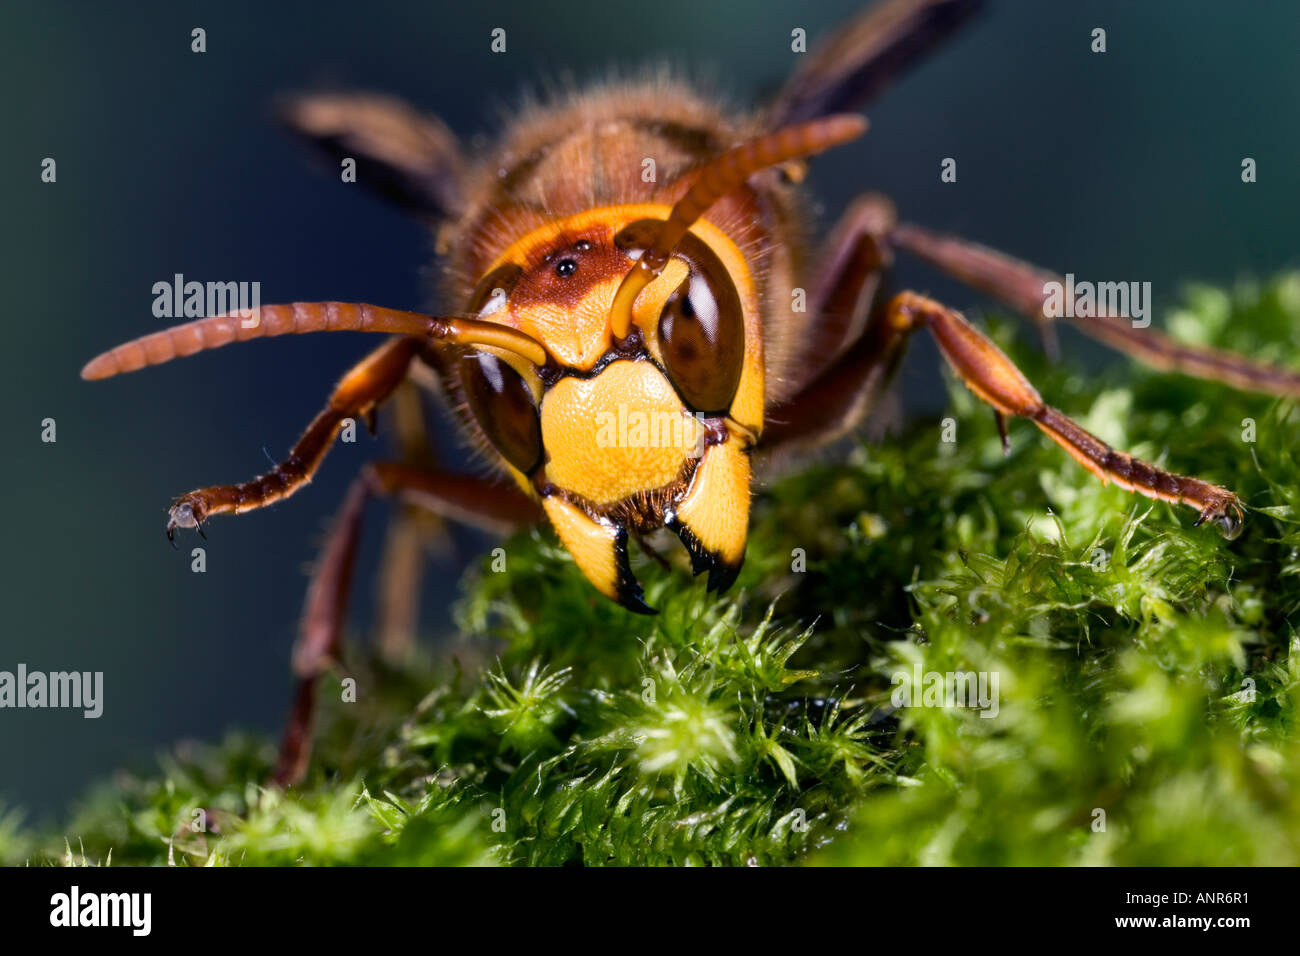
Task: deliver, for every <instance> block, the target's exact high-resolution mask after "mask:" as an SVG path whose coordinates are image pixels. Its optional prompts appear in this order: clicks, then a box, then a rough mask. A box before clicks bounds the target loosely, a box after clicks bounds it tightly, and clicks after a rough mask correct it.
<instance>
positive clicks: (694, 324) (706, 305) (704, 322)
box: [614, 219, 745, 415]
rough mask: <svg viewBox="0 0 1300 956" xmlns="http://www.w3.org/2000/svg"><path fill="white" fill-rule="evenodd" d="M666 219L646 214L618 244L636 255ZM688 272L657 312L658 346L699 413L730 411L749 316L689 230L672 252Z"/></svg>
mask: <svg viewBox="0 0 1300 956" xmlns="http://www.w3.org/2000/svg"><path fill="white" fill-rule="evenodd" d="M662 226H663V223H662V222H660V221H658V220H654V219H642V220H640V221H638V222H634V223H632V224H631V225H628V226H626V227H625V228H624V229H623V230H622V231H620V232H619V234H618V235H617V236H615V237H614V244H615V245H616V246H617V247H618V248H619V249H621V250H622V251H623V252H624V253H625V254H626V255H627V256H628V257H629V258H631V259H638V258H640V256H641V255H642V253H644V252H645V250H646V249H648V248H650V246H651V244H652V243H653V242H654V240H655V237H656V236H657V235H658V232H659V229H660V228H661V227H662ZM673 254H674V255H675V256H676V257H677V258H680V259H682V260H683V261H684V262H685V263H686V264H687V265H688V266H689V267H690V270H691V271H690V274H689V275H688V276H687V277H686V279H685V281H683V282H682V284H681V285H679V286H678V287H677V288H676V289H675V290H674V291H673V294H672V295H671V296H669V297H668V301H667V302H666V303H664V309H663V312H661V313H660V314H659V330H658V335H659V349H660V352H661V353H662V355H663V360H664V366H665V367H666V369H667V371H668V377H669V378H670V379H671V380H672V383H673V385H674V386H675V387H676V388H677V391H678V392H680V393H681V395H682V397H683V398H684V399H686V402H687V404H689V405H690V406H691V408H693V409H694V410H695V411H697V412H703V413H705V414H716V415H723V414H726V412H727V410H728V409H729V408H730V407H731V400H732V399H733V398H734V397H735V395H736V389H737V387H739V385H740V376H741V372H742V371H743V370H744V364H745V316H744V313H743V311H742V310H741V307H740V294H739V293H738V292H737V291H736V286H735V284H734V283H732V281H731V276H730V275H728V273H727V268H726V266H724V265H723V264H722V260H721V259H719V258H718V256H717V253H715V252H714V251H713V250H712V249H711V248H709V245H708V243H706V242H705V241H704V240H703V239H700V238H699V237H697V236H695V235H693V234H690V233H688V234H687V235H685V236H683V237H682V240H681V242H679V243H678V244H677V248H676V250H674V253H673Z"/></svg>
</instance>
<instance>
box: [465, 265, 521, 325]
mask: <svg viewBox="0 0 1300 956" xmlns="http://www.w3.org/2000/svg"><path fill="white" fill-rule="evenodd" d="M523 274H524V270H523V269H522V268H521V267H520V266H517V265H515V264H514V263H513V262H507V263H506V264H505V265H503V266H497V267H496V268H495V269H493V270H492V271H491V272H489V273H488V274H487V275H485V276H484V277H483V278H482V280H480V282H479V284H478V287H477V288H476V289H475V290H474V294H473V295H472V296H470V300H469V313H470V315H472V316H473V317H474V318H476V319H486V318H487V317H488V316H490V315H492V313H494V312H497V311H500V310H501V309H502V308H503V307H504V306H505V304H506V299H508V298H509V297H510V293H511V292H513V291H514V288H515V285H516V284H518V282H519V277H520V276H522V275H523Z"/></svg>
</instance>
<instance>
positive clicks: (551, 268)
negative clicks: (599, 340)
mask: <svg viewBox="0 0 1300 956" xmlns="http://www.w3.org/2000/svg"><path fill="white" fill-rule="evenodd" d="M582 242H586V243H589V248H587V249H585V250H584V249H581V248H579V244H580V243H582ZM529 259H530V260H532V261H530V262H529V263H528V264H527V265H525V266H524V274H523V276H521V277H520V279H519V283H518V285H516V286H515V288H514V291H513V292H512V293H511V295H510V304H511V305H512V306H514V307H516V308H519V309H527V308H529V307H530V306H535V305H549V306H559V307H560V308H563V309H576V308H577V307H578V306H579V305H580V304H581V303H582V300H583V299H585V298H586V297H587V295H588V293H590V292H591V290H592V289H593V288H595V287H596V286H598V285H600V284H601V283H604V282H608V281H609V280H610V279H617V278H621V277H622V276H623V275H624V273H626V272H627V270H628V268H629V267H630V266H631V265H632V260H630V259H629V258H628V257H627V256H626V255H625V254H624V253H622V252H621V251H619V250H618V249H617V248H615V246H614V229H613V226H612V225H610V226H601V227H599V228H593V229H587V230H584V231H583V233H582V235H575V236H561V237H560V238H558V239H557V240H556V242H555V243H554V244H553V245H551V246H549V247H548V248H546V249H544V250H537V251H536V253H534V254H532V255H530V256H529ZM566 259H567V260H572V262H573V264H574V266H575V269H574V271H573V274H572V275H569V276H561V275H560V274H559V273H558V272H556V268H557V266H558V265H559V264H560V263H561V262H563V261H565V260H566Z"/></svg>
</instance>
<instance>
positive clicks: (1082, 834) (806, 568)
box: [0, 274, 1300, 865]
mask: <svg viewBox="0 0 1300 956" xmlns="http://www.w3.org/2000/svg"><path fill="white" fill-rule="evenodd" d="M1297 322H1300V275H1294V274H1293V275H1286V276H1282V277H1280V278H1278V279H1276V280H1275V281H1273V282H1271V283H1268V284H1266V285H1263V286H1260V287H1255V286H1242V287H1240V288H1238V289H1235V290H1233V291H1232V292H1231V293H1227V292H1223V291H1220V290H1214V289H1203V288H1198V289H1193V290H1191V291H1190V292H1189V294H1188V296H1187V298H1186V302H1185V305H1184V306H1183V307H1181V308H1180V309H1179V310H1178V311H1177V312H1176V313H1175V314H1174V315H1173V316H1172V317H1171V320H1170V323H1169V325H1170V328H1171V330H1172V331H1173V332H1174V333H1175V334H1177V335H1178V336H1179V337H1181V338H1183V339H1186V340H1189V341H1196V342H1203V343H1207V344H1213V345H1217V346H1221V347H1230V348H1235V349H1239V350H1241V351H1244V352H1248V353H1250V354H1253V355H1258V356H1260V357H1269V358H1273V359H1276V360H1283V361H1285V360H1289V359H1290V358H1291V356H1290V355H1289V353H1288V351H1287V350H1288V349H1289V347H1290V344H1291V342H1292V340H1293V334H1294V331H1293V330H1294V328H1295V327H1296V323H1297ZM1016 331H1017V326H1014V325H1011V324H1009V323H1005V322H994V323H993V332H994V334H995V336H996V337H997V338H998V340H999V342H1001V343H1002V344H1003V345H1004V346H1005V347H1006V348H1008V350H1009V351H1010V352H1011V353H1012V355H1013V356H1014V357H1015V358H1016V359H1017V361H1019V362H1020V363H1021V364H1022V367H1024V368H1025V369H1026V371H1027V372H1028V373H1029V374H1030V376H1031V378H1033V379H1034V381H1035V382H1036V383H1038V384H1039V386H1040V390H1041V391H1042V392H1043V394H1045V395H1047V396H1049V397H1050V400H1051V401H1052V403H1053V404H1055V405H1057V406H1058V407H1060V408H1062V409H1064V410H1065V411H1067V412H1068V413H1070V414H1073V415H1075V416H1077V417H1078V418H1079V419H1080V420H1081V421H1082V422H1083V424H1084V425H1085V426H1086V427H1088V428H1090V429H1092V430H1093V431H1095V432H1097V433H1098V434H1100V435H1101V436H1102V437H1103V438H1105V439H1107V440H1108V441H1111V442H1112V443H1114V444H1116V445H1119V446H1121V447H1125V448H1127V449H1129V450H1131V451H1133V452H1135V453H1137V454H1140V455H1143V456H1144V457H1148V458H1150V459H1153V460H1156V461H1160V462H1164V463H1167V464H1168V466H1169V467H1171V468H1173V469H1175V470H1178V471H1181V472H1184V473H1188V472H1190V473H1196V474H1198V475H1201V476H1202V477H1205V478H1207V479H1210V480H1213V481H1216V482H1219V483H1221V484H1225V485H1228V486H1229V487H1232V488H1233V489H1234V490H1236V491H1238V492H1239V493H1241V494H1242V496H1243V497H1244V498H1245V499H1246V500H1247V501H1248V502H1249V503H1250V505H1251V506H1252V511H1251V513H1250V515H1249V517H1248V522H1247V526H1246V529H1245V533H1244V534H1243V535H1242V537H1241V538H1240V539H1238V540H1237V541H1235V542H1231V543H1227V542H1224V541H1223V540H1222V539H1221V538H1220V537H1219V536H1218V535H1217V534H1216V532H1215V531H1213V530H1211V529H1196V528H1193V527H1192V524H1191V519H1192V517H1193V514H1192V512H1191V511H1189V510H1187V509H1175V508H1173V507H1171V506H1168V505H1165V504H1153V503H1151V502H1149V501H1147V500H1145V499H1140V498H1135V497H1133V496H1130V495H1127V494H1125V493H1124V492H1122V491H1119V490H1117V489H1115V488H1113V487H1103V486H1102V485H1100V484H1099V483H1097V482H1096V481H1094V480H1093V479H1092V478H1091V476H1089V475H1088V474H1087V473H1085V472H1084V471H1083V469H1082V468H1080V467H1079V466H1078V465H1076V464H1074V463H1073V462H1072V461H1071V460H1070V459H1069V458H1068V457H1067V456H1066V455H1064V454H1063V453H1062V452H1061V451H1060V450H1059V449H1057V448H1056V447H1055V446H1053V445H1051V444H1050V443H1049V442H1048V441H1047V440H1046V439H1044V438H1043V437H1042V436H1041V435H1040V434H1039V433H1038V432H1037V430H1036V429H1034V428H1032V427H1031V426H1029V425H1027V424H1025V423H1015V422H1013V423H1012V426H1011V427H1012V433H1011V434H1012V446H1013V447H1012V452H1011V454H1010V455H1009V456H1007V457H1005V458H1004V457H1003V456H1002V454H1001V451H1000V447H999V442H998V437H997V432H996V429H995V426H994V423H993V420H992V417H991V416H990V415H989V413H988V410H987V409H986V408H985V407H984V406H982V405H980V404H979V403H978V402H976V401H975V400H974V399H973V398H972V397H971V396H970V395H969V394H968V393H967V392H966V391H965V390H964V389H963V388H961V387H960V386H958V385H955V384H953V383H952V382H951V381H950V382H949V392H950V397H951V401H950V405H949V409H950V410H949V411H948V412H946V413H945V414H950V415H951V416H952V417H953V418H954V419H955V420H956V422H957V441H956V442H954V443H945V442H942V441H941V440H940V424H939V422H937V421H932V420H922V421H911V422H909V424H908V425H907V427H906V430H905V433H904V434H902V435H900V436H897V437H895V438H891V439H890V440H888V441H887V442H885V443H883V444H881V445H879V446H869V445H866V444H858V445H855V446H851V447H850V448H849V449H847V452H846V454H844V455H842V456H835V457H828V458H826V459H825V460H824V461H823V463H821V464H815V465H813V466H811V467H805V468H803V469H802V470H800V471H798V472H797V473H794V474H790V475H787V476H785V477H781V478H777V479H775V480H772V481H771V482H770V483H768V484H767V485H765V486H764V488H763V490H762V493H761V495H760V497H759V499H758V501H757V505H756V510H755V515H754V524H753V531H752V537H751V543H750V549H749V558H748V562H747V564H746V567H745V570H744V571H743V573H742V575H741V578H740V581H739V585H738V588H737V590H736V593H735V594H733V595H732V596H730V597H729V598H728V599H727V600H722V601H719V600H716V599H712V598H710V597H709V596H707V595H705V594H704V591H703V584H702V582H701V581H692V580H691V579H690V578H689V576H688V574H687V573H686V571H685V570H684V568H685V565H684V563H683V562H682V558H681V555H680V553H677V552H674V551H669V552H668V554H669V556H670V559H671V561H672V562H673V566H672V567H671V568H668V569H665V568H661V567H659V566H658V565H657V564H656V563H654V562H651V561H649V560H646V561H644V562H642V563H641V564H639V565H638V566H637V571H638V574H639V575H640V576H641V577H642V579H643V581H644V582H645V584H646V591H647V598H648V600H649V602H650V603H651V604H652V605H654V606H656V607H659V608H660V609H661V611H662V613H661V614H660V616H659V617H657V618H654V619H646V618H642V617H638V616H634V615H630V614H626V613H624V612H623V611H621V610H620V609H618V608H616V607H614V606H613V605H611V604H610V603H608V602H606V601H604V600H603V599H601V598H599V597H597V596H596V595H595V594H594V592H592V590H591V589H590V587H589V586H588V585H587V584H586V582H585V581H584V580H583V579H582V578H581V576H580V575H579V573H578V572H577V571H576V569H575V568H574V566H573V565H572V562H571V561H569V560H568V558H567V556H566V555H565V554H564V553H563V551H562V550H561V549H560V548H559V547H558V545H557V544H556V543H555V541H554V539H553V538H552V537H551V536H550V535H549V533H544V532H536V533H530V534H525V535H520V536H518V537H516V538H515V539H513V540H512V541H510V542H508V543H507V545H506V554H507V570H506V571H505V572H504V573H493V572H492V571H491V570H490V569H489V567H488V563H487V561H486V560H484V561H483V562H482V563H481V565H480V566H479V567H477V568H474V569H472V570H471V571H470V572H469V573H468V574H467V575H466V578H465V582H464V597H463V600H462V602H461V605H460V608H459V620H460V623H461V630H462V632H463V633H464V634H465V635H467V636H469V637H470V638H471V640H470V641H469V642H468V643H465V644H462V645H461V658H462V659H463V660H465V663H464V664H463V665H457V664H455V663H454V662H452V661H440V662H430V661H423V662H419V663H416V664H412V665H411V666H409V667H406V668H402V669H400V670H394V669H391V668H383V667H380V666H379V665H377V664H374V663H373V662H368V661H365V660H360V661H359V662H358V664H357V667H358V670H357V671H356V673H355V676H357V678H358V680H359V684H360V686H361V687H362V688H363V691H364V692H363V693H362V695H361V699H362V701H363V703H358V704H344V703H341V702H338V699H339V697H340V695H339V694H338V689H339V685H338V683H337V681H333V680H331V681H329V682H327V684H326V687H325V692H324V694H323V696H324V698H325V699H327V700H332V701H334V703H332V704H330V705H329V706H327V707H326V711H325V714H324V717H323V720H322V732H321V740H320V745H319V747H318V753H317V760H316V762H315V764H314V766H313V770H312V774H311V777H310V778H309V780H308V781H307V783H306V784H305V785H304V787H303V788H301V789H299V790H295V791H294V792H291V793H290V794H287V795H284V794H279V793H276V792H272V791H267V790H265V789H262V788H261V787H260V786H259V785H258V781H260V780H262V779H264V778H265V774H266V773H267V771H268V769H269V764H270V760H271V758H272V756H273V755H272V753H271V747H270V744H269V743H268V742H266V741H261V740H251V739H247V738H241V737H235V738H231V739H229V740H228V741H226V742H225V743H224V744H222V745H220V746H216V747H207V746H197V747H196V746H190V747H187V748H184V749H182V750H179V751H178V752H177V753H176V754H175V755H174V756H172V757H171V758H169V759H168V760H167V761H166V762H164V763H163V765H162V766H161V767H160V768H158V771H157V772H156V774H154V775H152V776H149V777H145V778H136V777H123V778H121V779H119V780H116V781H114V782H113V783H112V784H109V785H105V786H104V787H103V788H101V789H99V790H96V791H95V792H93V793H92V794H91V795H89V796H88V797H87V799H86V801H85V802H84V806H83V808H82V809H81V810H80V811H79V812H78V813H77V814H76V815H75V816H73V817H72V819H70V820H68V821H67V822H66V823H65V824H64V825H63V826H61V827H59V828H58V829H57V830H51V831H48V832H31V831H29V830H27V829H25V828H23V827H22V825H21V823H20V822H19V820H18V818H17V817H16V815H15V814H13V813H0V859H3V860H5V861H7V862H22V861H25V860H26V861H31V862H35V863H39V862H54V863H60V862H63V863H81V862H91V863H100V862H108V861H109V859H110V853H111V862H113V863H128V862H129V863H166V862H174V863H176V864H181V865H204V864H213V863H216V864H235V865H239V864H283V863H304V864H348V863H393V864H424V863H431V864H458V863H488V862H498V863H533V864H562V863H572V862H583V863H591V864H605V863H618V864H636V863H652V864H657V863H675V864H683V863H729V864H748V863H761V864H780V863H791V862H803V861H811V862H816V863H841V864H842V863H852V864H857V863H908V864H911V863H941V864H942V863H959V864H1062V863H1076V864H1078V863H1103V864H1104V863H1115V864H1209V863H1232V864H1261V863H1269V864H1289V865H1295V864H1297V863H1300V732H1298V731H1297V727H1296V720H1295V715H1296V706H1297V702H1300V635H1298V634H1297V632H1296V626H1295V625H1296V622H1297V620H1298V618H1297V612H1298V611H1300V573H1298V572H1300V560H1298V559H1297V555H1298V554H1300V510H1298V508H1300V467H1297V462H1296V458H1295V449H1296V447H1297V439H1298V438H1300V415H1298V414H1297V408H1296V405H1295V404H1294V403H1293V402H1285V401H1273V400H1270V399H1268V398H1262V397H1259V396H1250V395H1244V394H1241V393H1238V392H1235V391H1233V390H1231V389H1228V388H1226V387H1222V386H1218V385H1213V384H1207V383H1203V382H1197V381H1193V380H1190V379H1186V378H1182V377H1178V376H1167V375H1159V374H1157V373H1154V372H1150V371H1146V370H1143V369H1141V368H1139V367H1137V366H1136V365H1134V364H1132V363H1123V362H1118V363H1111V364H1110V365H1109V366H1108V368H1109V371H1107V372H1106V373H1105V374H1103V375H1101V376H1098V375H1096V374H1091V373H1085V372H1084V371H1083V370H1081V369H1080V368H1078V367H1077V366H1074V365H1068V364H1067V365H1064V366H1057V367H1049V366H1048V365H1047V364H1046V363H1045V362H1044V360H1043V359H1042V358H1041V357H1040V356H1039V355H1038V354H1037V351H1036V350H1035V349H1033V348H1032V347H1027V346H1026V345H1025V344H1024V343H1021V342H1018V341H1017V340H1016V339H1015V335H1014V333H1015V332H1016ZM1247 419H1250V420H1252V421H1253V422H1254V430H1255V440H1254V441H1253V442H1249V441H1246V440H1244V437H1243V433H1244V430H1245V429H1246V428H1248V427H1249V425H1248V424H1244V423H1245V422H1246V420H1247ZM796 549H799V550H796ZM489 640H490V641H491V645H490V646H491V647H492V649H493V651H494V652H495V653H496V654H497V657H496V658H495V659H489V655H488V654H484V655H483V658H484V659H483V661H482V662H481V663H480V662H478V661H476V660H472V659H470V658H472V657H473V656H474V655H473V652H472V649H473V648H476V647H477V648H482V647H486V646H489V644H488V642H489ZM466 648H469V649H471V650H470V654H469V655H467V654H466V652H465V649H466ZM358 656H360V655H359V654H358ZM929 672H937V673H941V674H942V673H949V672H977V673H983V674H985V675H986V676H988V675H996V678H997V680H998V688H997V689H998V694H997V704H998V706H997V715H996V716H995V717H989V716H982V715H981V713H980V712H979V711H978V710H976V709H973V708H968V707H959V706H917V707H908V708H904V709H901V710H900V709H895V708H894V707H893V706H892V704H891V696H893V694H894V693H895V691H896V689H897V688H898V687H899V686H900V682H901V686H909V687H910V685H911V684H912V683H913V682H914V680H915V677H914V676H913V675H915V674H917V673H919V674H921V675H925V674H927V673H929ZM924 684H925V680H924V678H923V679H922V686H921V687H917V688H914V689H915V690H917V691H918V692H919V691H923V689H924ZM1243 688H1245V691H1244V692H1243ZM1252 689H1253V694H1252V693H1251V692H1250V691H1251V690H1252ZM198 809H201V810H202V811H203V812H202V814H201V815H197V814H196V810H198ZM1103 823H1104V826H1103V825H1102V824H1103ZM199 824H202V825H201V826H200V825H199Z"/></svg>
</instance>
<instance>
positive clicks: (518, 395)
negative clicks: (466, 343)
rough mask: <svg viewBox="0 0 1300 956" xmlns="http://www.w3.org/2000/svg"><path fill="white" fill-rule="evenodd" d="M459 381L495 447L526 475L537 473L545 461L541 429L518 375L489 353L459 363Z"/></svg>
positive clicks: (465, 358)
mask: <svg viewBox="0 0 1300 956" xmlns="http://www.w3.org/2000/svg"><path fill="white" fill-rule="evenodd" d="M460 380H461V384H462V385H463V386H464V388H465V397H466V399H467V400H468V401H469V407H470V411H472V412H473V413H474V418H475V419H476V420H477V421H478V423H479V426H480V427H481V428H482V429H483V434H485V435H486V436H487V439H488V441H490V442H491V443H492V447H494V448H495V449H496V450H497V451H499V452H500V453H501V456H502V457H503V458H505V460H506V461H508V462H510V464H512V465H514V466H515V467H516V468H518V469H519V470H520V471H522V472H523V473H524V474H526V475H527V474H530V473H531V472H532V471H534V470H535V469H536V468H537V466H538V465H539V464H541V459H542V425H541V422H540V420H539V419H538V417H537V405H536V404H534V402H533V393H532V392H531V391H529V389H528V385H527V384H526V383H525V382H524V380H523V378H522V377H521V376H520V375H519V373H518V372H516V371H515V370H514V369H513V368H511V367H510V366H509V365H508V364H507V363H506V362H503V361H502V360H501V359H499V358H497V357H496V356H495V355H493V354H491V353H490V352H470V353H468V354H467V355H465V356H464V357H463V358H461V360H460Z"/></svg>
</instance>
